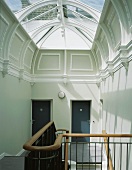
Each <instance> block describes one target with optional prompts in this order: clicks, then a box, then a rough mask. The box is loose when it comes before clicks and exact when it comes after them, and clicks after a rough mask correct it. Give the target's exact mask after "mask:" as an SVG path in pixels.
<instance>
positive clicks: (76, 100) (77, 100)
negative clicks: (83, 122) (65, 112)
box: [70, 99, 92, 133]
mask: <svg viewBox="0 0 132 170" xmlns="http://www.w3.org/2000/svg"><path fill="white" fill-rule="evenodd" d="M73 101H75V102H79V101H80V102H83V101H84V102H90V115H89V117H90V122H91V106H92V100H82V99H81V100H79V99H75V100H70V106H71V107H70V108H71V123H70V126H71V127H70V129H71V133H72V102H73ZM90 133H91V123H90Z"/></svg>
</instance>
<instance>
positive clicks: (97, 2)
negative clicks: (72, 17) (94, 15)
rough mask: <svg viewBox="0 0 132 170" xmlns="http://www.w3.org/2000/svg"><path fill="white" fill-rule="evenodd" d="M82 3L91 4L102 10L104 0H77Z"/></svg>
mask: <svg viewBox="0 0 132 170" xmlns="http://www.w3.org/2000/svg"><path fill="white" fill-rule="evenodd" d="M78 1H80V2H83V3H84V4H86V5H88V6H91V7H92V8H95V9H97V10H98V11H102V9H103V5H104V1H105V0H78Z"/></svg>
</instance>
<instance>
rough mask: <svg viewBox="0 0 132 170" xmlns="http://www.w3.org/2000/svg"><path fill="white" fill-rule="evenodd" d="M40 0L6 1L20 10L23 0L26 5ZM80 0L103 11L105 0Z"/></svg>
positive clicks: (15, 9)
mask: <svg viewBox="0 0 132 170" xmlns="http://www.w3.org/2000/svg"><path fill="white" fill-rule="evenodd" d="M39 1H40V0H5V2H6V3H7V4H8V6H9V7H10V8H11V10H12V11H18V10H20V9H22V2H23V3H25V2H26V5H30V4H32V3H35V2H39ZM78 1H80V2H83V3H84V4H86V5H89V6H91V7H92V8H95V9H96V10H98V11H102V8H103V5H104V1H105V0H78Z"/></svg>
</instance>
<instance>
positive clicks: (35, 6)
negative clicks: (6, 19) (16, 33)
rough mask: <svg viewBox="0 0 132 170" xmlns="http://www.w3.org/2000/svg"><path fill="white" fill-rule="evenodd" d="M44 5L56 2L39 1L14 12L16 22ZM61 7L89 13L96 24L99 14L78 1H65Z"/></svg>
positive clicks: (55, 2)
mask: <svg viewBox="0 0 132 170" xmlns="http://www.w3.org/2000/svg"><path fill="white" fill-rule="evenodd" d="M46 5H57V1H56V0H54V1H53V0H45V1H40V2H37V3H34V4H32V5H30V6H28V7H27V8H25V9H23V10H21V11H18V12H16V13H15V14H16V16H17V18H18V20H19V21H20V22H21V21H22V20H23V19H24V18H25V17H26V16H28V15H29V14H30V13H31V12H33V11H34V10H36V9H38V8H40V7H42V6H46ZM63 5H71V6H76V7H78V8H80V9H82V10H84V11H86V12H87V13H89V14H90V15H91V16H92V17H93V18H94V19H95V20H96V21H97V22H98V21H99V18H100V15H101V13H100V12H99V11H97V10H95V9H93V8H91V7H89V6H87V5H84V4H82V3H80V2H79V1H74V2H73V1H70V0H66V1H64V2H63Z"/></svg>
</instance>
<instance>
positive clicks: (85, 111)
mask: <svg viewBox="0 0 132 170" xmlns="http://www.w3.org/2000/svg"><path fill="white" fill-rule="evenodd" d="M72 133H87V134H89V133H90V101H72ZM72 141H79V142H89V141H90V139H89V138H88V137H87V138H77V139H76V138H73V139H72Z"/></svg>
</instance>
